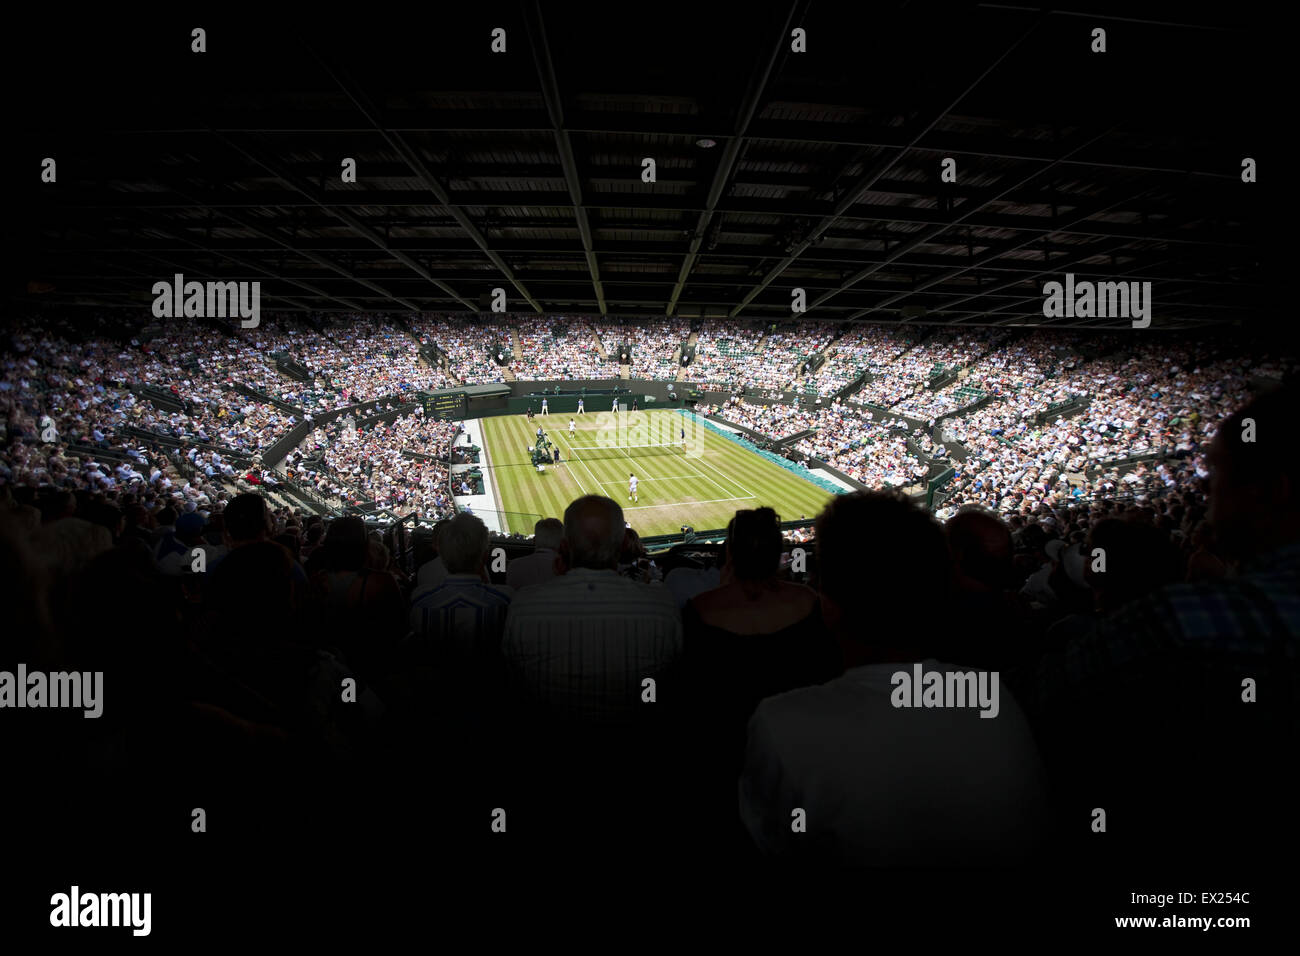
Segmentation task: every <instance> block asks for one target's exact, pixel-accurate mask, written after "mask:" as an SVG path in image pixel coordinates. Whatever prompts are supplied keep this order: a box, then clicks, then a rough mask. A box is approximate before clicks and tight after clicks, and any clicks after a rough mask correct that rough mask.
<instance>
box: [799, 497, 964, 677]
mask: <svg viewBox="0 0 1300 956" xmlns="http://www.w3.org/2000/svg"><path fill="white" fill-rule="evenodd" d="M816 531H817V589H818V591H819V593H820V595H821V603H822V615H823V618H824V619H825V621H826V624H827V626H828V627H830V628H831V630H832V631H833V632H835V633H836V635H837V636H838V637H839V638H840V640H841V643H843V644H849V645H862V644H870V645H877V646H880V647H885V648H889V649H890V651H889V653H890V655H891V656H895V657H900V658H911V659H918V660H919V659H920V658H923V657H925V656H927V654H928V653H929V652H930V649H931V645H932V644H933V643H934V642H933V636H934V635H935V634H938V633H940V632H942V630H943V628H942V626H941V625H940V624H939V623H938V622H937V621H936V620H935V613H936V612H940V611H942V609H943V608H944V607H945V606H946V601H947V597H948V594H949V573H948V570H949V559H948V546H947V542H946V541H945V540H944V536H943V529H942V528H941V527H940V526H939V523H938V522H937V521H935V520H934V518H933V517H932V516H931V515H930V514H929V513H928V512H926V511H924V510H922V509H921V508H919V507H917V506H916V505H915V504H913V503H912V502H911V501H909V500H908V499H907V498H905V497H903V496H902V495H899V494H897V493H893V492H874V491H859V492H855V493H854V494H850V495H840V496H838V497H836V498H834V499H832V501H831V503H830V504H829V505H827V506H826V508H825V510H824V511H822V513H821V514H820V515H818V516H817V525H816ZM900 608H912V609H915V610H916V611H917V612H924V614H925V619H924V620H918V621H916V622H914V626H909V627H904V626H903V625H902V624H901V623H900V618H899V613H898V609H900ZM881 628H884V629H883V630H882V629H881ZM927 635H928V637H927Z"/></svg>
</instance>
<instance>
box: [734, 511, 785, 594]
mask: <svg viewBox="0 0 1300 956" xmlns="http://www.w3.org/2000/svg"><path fill="white" fill-rule="evenodd" d="M781 547H782V541H781V519H780V518H779V517H778V516H777V513H776V512H775V511H773V510H772V509H771V508H754V509H746V510H743V511H737V512H736V515H735V517H733V518H732V519H731V523H730V524H728V525H727V545H726V562H727V563H728V564H730V566H731V573H732V575H733V576H734V577H735V578H736V579H737V580H739V581H765V580H768V579H769V578H773V577H775V576H776V575H777V573H778V572H779V571H780V570H781Z"/></svg>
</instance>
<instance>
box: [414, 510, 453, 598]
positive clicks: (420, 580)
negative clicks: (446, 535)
mask: <svg viewBox="0 0 1300 956" xmlns="http://www.w3.org/2000/svg"><path fill="white" fill-rule="evenodd" d="M446 523H447V522H445V521H439V522H438V523H437V524H435V525H434V526H433V541H432V544H433V549H434V550H435V551H437V550H438V540H439V537H440V536H441V535H442V529H443V526H444V525H446ZM445 580H447V564H446V562H444V561H443V560H442V555H441V554H435V555H434V556H433V557H432V558H430V559H429V560H428V561H426V562H424V564H422V565H420V569H419V570H418V571H417V572H416V573H415V589H416V590H417V591H429V590H432V589H433V588H436V587H437V586H438V585H439V584H441V583H442V582H443V581H445Z"/></svg>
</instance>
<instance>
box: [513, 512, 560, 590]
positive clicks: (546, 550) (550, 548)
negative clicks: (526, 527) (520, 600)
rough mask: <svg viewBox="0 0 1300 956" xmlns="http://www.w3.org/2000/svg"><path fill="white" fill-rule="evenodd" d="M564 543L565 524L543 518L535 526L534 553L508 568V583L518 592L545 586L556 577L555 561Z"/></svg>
mask: <svg viewBox="0 0 1300 956" xmlns="http://www.w3.org/2000/svg"><path fill="white" fill-rule="evenodd" d="M563 541H564V522H562V521H560V520H559V519H558V518H542V519H541V520H540V521H538V522H537V524H535V525H534V526H533V553H532V554H526V555H524V556H523V557H521V558H515V559H514V560H513V561H511V562H510V564H509V565H508V566H507V567H506V583H507V584H509V585H510V587H512V588H514V589H515V590H516V591H521V590H523V589H524V588H528V587H534V586H536V585H538V584H544V583H546V582H547V581H549V580H551V578H553V577H555V559H556V558H557V557H558V556H559V548H560V545H561V544H562V543H563Z"/></svg>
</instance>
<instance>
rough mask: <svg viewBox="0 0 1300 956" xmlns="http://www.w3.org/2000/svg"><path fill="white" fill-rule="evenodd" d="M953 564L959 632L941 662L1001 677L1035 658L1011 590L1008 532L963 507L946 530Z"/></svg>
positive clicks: (991, 517) (993, 517)
mask: <svg viewBox="0 0 1300 956" xmlns="http://www.w3.org/2000/svg"><path fill="white" fill-rule="evenodd" d="M944 536H945V537H946V538H947V541H948V553H949V555H950V557H951V560H952V578H951V580H952V588H953V594H952V600H953V605H952V610H953V612H954V615H953V616H954V619H955V620H956V621H958V622H960V626H959V627H955V628H953V629H951V631H950V632H949V637H950V638H951V639H950V641H949V644H948V647H946V648H942V647H937V648H935V652H936V653H937V654H939V656H941V657H942V658H943V659H944V660H947V661H952V662H954V663H959V664H970V665H974V666H977V667H985V668H988V669H990V670H998V671H1001V672H1003V673H1006V672H1007V671H1009V670H1010V669H1011V668H1012V667H1014V666H1017V665H1019V664H1023V663H1025V662H1026V661H1027V660H1028V659H1029V658H1030V657H1031V656H1033V655H1034V654H1035V653H1036V649H1035V648H1034V646H1033V643H1032V641H1031V640H1030V638H1029V629H1028V627H1027V626H1026V622H1025V621H1024V620H1023V619H1022V618H1021V615H1020V609H1019V606H1018V605H1017V604H1016V602H1015V600H1014V598H1013V596H1012V594H1011V590H1010V586H1011V583H1012V580H1013V574H1014V565H1013V563H1012V557H1013V554H1014V545H1013V543H1012V538H1011V529H1010V528H1008V527H1007V526H1006V524H1004V523H1003V522H1002V520H1001V519H999V518H998V517H997V516H996V515H995V514H993V513H991V512H988V511H986V510H984V509H982V508H979V507H972V506H967V507H965V508H963V509H962V510H961V511H959V512H958V513H957V514H956V515H954V516H953V517H952V518H950V519H949V520H948V523H947V524H946V525H945V526H944Z"/></svg>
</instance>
